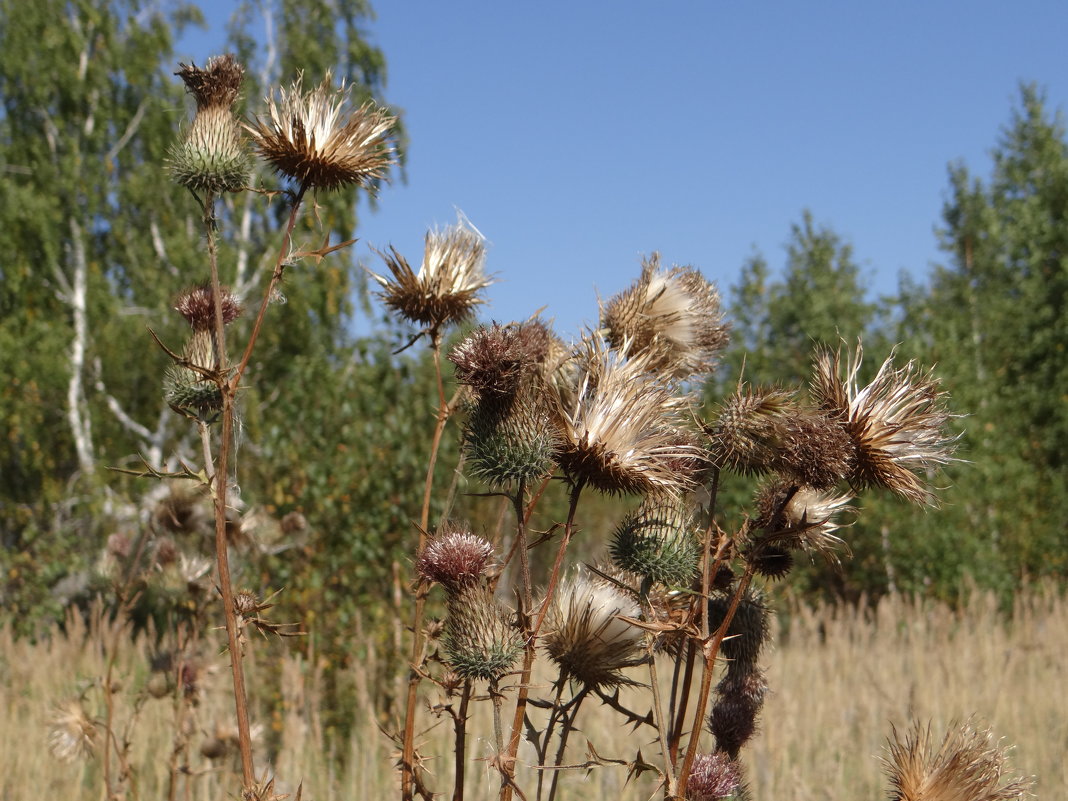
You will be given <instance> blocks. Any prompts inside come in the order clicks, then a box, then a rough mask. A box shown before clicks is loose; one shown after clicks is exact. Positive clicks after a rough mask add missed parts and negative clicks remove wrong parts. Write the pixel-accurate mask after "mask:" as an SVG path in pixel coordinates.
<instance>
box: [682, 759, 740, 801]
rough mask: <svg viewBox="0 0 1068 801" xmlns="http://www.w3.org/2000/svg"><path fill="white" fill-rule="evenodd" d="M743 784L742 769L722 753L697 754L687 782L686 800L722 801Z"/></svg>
mask: <svg viewBox="0 0 1068 801" xmlns="http://www.w3.org/2000/svg"><path fill="white" fill-rule="evenodd" d="M741 784H742V772H741V768H740V767H739V766H738V763H737V762H735V761H734V760H732V759H731V758H730V757H728V756H727V755H726V754H724V753H723V752H722V751H716V752H715V753H713V754H697V755H696V756H695V757H694V760H693V765H692V766H691V767H690V777H689V779H688V780H687V782H686V798H687V801H722V799H726V798H730V797H731V796H732V795H733V794H734V793H735V792H736V791H737V790H738V789H739V788H740V787H741Z"/></svg>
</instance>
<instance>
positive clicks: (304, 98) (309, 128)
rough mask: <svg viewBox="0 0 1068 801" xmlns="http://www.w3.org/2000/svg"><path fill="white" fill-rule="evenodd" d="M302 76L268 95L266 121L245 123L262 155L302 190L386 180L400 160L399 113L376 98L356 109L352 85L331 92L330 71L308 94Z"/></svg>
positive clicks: (358, 184)
mask: <svg viewBox="0 0 1068 801" xmlns="http://www.w3.org/2000/svg"><path fill="white" fill-rule="evenodd" d="M302 80H303V77H301V78H298V79H297V80H296V82H295V83H294V84H293V85H292V86H291V87H290V88H289V90H288V91H287V90H286V89H285V88H281V89H279V90H278V92H277V95H273V94H272V95H271V96H270V97H268V98H267V118H266V119H261V118H259V117H256V118H255V120H254V121H253V123H252V124H245V126H244V127H245V130H246V131H248V133H249V135H250V136H251V137H252V141H253V143H254V144H255V145H256V149H257V150H259V152H260V155H261V156H262V157H263V158H264V159H265V160H266V161H268V162H270V164H271V165H272V166H273V167H274V169H275V170H276V171H277V172H278V173H279V174H281V175H284V176H286V177H287V178H290V179H292V180H293V181H295V182H296V183H297V184H299V185H300V186H301V187H302V188H304V189H326V190H330V189H340V188H341V187H343V186H348V185H352V184H355V185H357V186H363V187H370V186H373V184H374V182H376V181H378V180H380V179H382V178H384V177H385V175H386V171H387V170H388V168H389V167H390V166H392V165H393V164H395V163H396V158H395V153H394V149H393V143H392V141H391V139H390V131H391V130H392V128H393V126H394V125H395V124H396V122H397V119H396V117H393V116H392V115H390V114H389V113H388V112H387V111H385V109H383V108H380V107H378V106H376V105H375V104H374V103H372V102H368V103H364V104H363V105H362V106H360V107H359V108H352V107H351V98H350V95H351V92H350V89H349V88H346V87H345V86H344V84H342V86H341V87H340V88H339V89H337V90H332V89H331V88H330V82H331V76H330V73H327V74H326V77H325V78H324V79H323V82H322V83H321V84H319V85H318V86H317V87H315V88H314V89H311V90H309V91H307V92H305V91H304V90H303V87H302V86H301V84H302Z"/></svg>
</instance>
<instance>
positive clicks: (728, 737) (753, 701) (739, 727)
mask: <svg viewBox="0 0 1068 801" xmlns="http://www.w3.org/2000/svg"><path fill="white" fill-rule="evenodd" d="M737 664H738V663H731V664H730V667H729V668H728V670H727V675H726V676H725V677H724V678H723V680H722V681H721V682H720V683H719V684H718V685H717V686H716V703H715V704H713V706H712V712H711V713H710V714H709V716H708V728H709V730H710V731H711V732H712V734H713V735H714V736H715V738H716V747H717V748H718V749H719V750H720V751H723V752H724V753H725V754H727V755H728V756H729V757H730V758H731V759H737V758H738V754H739V752H740V751H741V750H742V748H743V746H745V744H746V743H747V742H749V740H750V739H751V738H752V736H753V734H754V733H755V732H756V729H757V717H758V716H759V715H760V710H761V708H762V707H763V706H764V697H765V696H766V695H767V692H768V683H767V681H766V680H765V678H764V672H763V671H762V670H760V669H759V668H757V667H755V666H745V665H742V666H741V667H737V666H736V665H737Z"/></svg>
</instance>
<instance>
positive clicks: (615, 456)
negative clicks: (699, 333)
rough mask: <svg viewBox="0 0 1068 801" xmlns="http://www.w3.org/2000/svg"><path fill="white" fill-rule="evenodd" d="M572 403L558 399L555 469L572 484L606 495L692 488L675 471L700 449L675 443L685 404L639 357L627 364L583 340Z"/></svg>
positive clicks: (699, 453) (593, 342) (686, 474)
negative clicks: (561, 469) (565, 475)
mask: <svg viewBox="0 0 1068 801" xmlns="http://www.w3.org/2000/svg"><path fill="white" fill-rule="evenodd" d="M579 364H580V365H581V366H582V367H581V370H582V372H581V373H580V375H579V380H578V384H577V390H576V392H575V394H574V398H573V399H571V398H567V397H565V396H564V395H563V394H562V393H561V394H560V395H558V396H557V399H556V400H557V403H558V405H559V408H560V415H559V422H560V427H561V441H560V446H559V452H558V453H557V463H558V464H559V465H560V466H561V467H562V468H563V469H564V471H565V472H566V473H567V475H568V477H569V478H570V479H571V480H572V481H573V482H582V483H584V484H589V485H590V486H592V487H595V488H596V489H599V490H601V491H602V492H609V493H651V492H660V493H669V494H670V493H676V492H679V491H682V490H686V489H689V488H691V487H692V486H693V474H692V472H690V471H685V472H684V471H680V470H679V469H678V467H679V465H680V464H682V463H687V462H688V461H689V460H691V459H694V458H697V459H700V458H701V456H702V451H701V450H700V449H699V448H697V447H696V446H694V445H691V444H688V443H686V442H680V436H679V431H680V430H682V428H683V426H682V422H683V412H684V411H685V409H686V408H687V405H688V399H687V398H685V397H684V396H681V395H679V394H677V393H676V391H675V388H674V387H673V386H672V385H671V384H670V383H668V382H667V381H665V380H663V379H661V378H657V377H656V376H654V375H651V374H650V370H649V366H650V365H649V357H648V356H646V355H641V356H636V357H634V358H631V359H626V358H624V357H623V356H621V355H620V354H619V353H618V352H616V351H610V350H607V349H605V348H604V347H603V346H602V345H601V344H600V343H599V342H598V340H596V339H593V338H587V339H586V340H585V342H584V352H583V353H581V354H580V358H579Z"/></svg>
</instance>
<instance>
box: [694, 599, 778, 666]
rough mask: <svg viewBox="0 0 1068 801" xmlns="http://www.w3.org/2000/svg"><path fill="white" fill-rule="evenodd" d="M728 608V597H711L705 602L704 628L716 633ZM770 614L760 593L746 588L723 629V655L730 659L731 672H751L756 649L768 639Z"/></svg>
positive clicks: (756, 656)
mask: <svg viewBox="0 0 1068 801" xmlns="http://www.w3.org/2000/svg"><path fill="white" fill-rule="evenodd" d="M730 606H731V598H730V597H728V596H726V595H718V594H717V595H713V596H712V597H711V598H709V599H708V626H709V629H710V630H711V631H716V630H717V629H719V627H720V626H721V625H722V624H723V621H724V620H725V619H726V617H727V612H728V610H729V609H730ZM770 617H771V612H770V611H769V609H768V606H767V601H766V599H765V598H764V594H763V593H762V592H761V591H760V590H756V589H753V588H750V589H749V590H748V591H747V592H746V594H745V595H744V596H742V599H741V601H739V603H738V609H737V611H736V612H735V613H734V617H733V618H731V622H730V625H729V626H728V627H727V636H726V637H725V638H724V640H723V645H722V646H721V647H722V649H723V655H724V656H725V657H727V658H728V659H730V660H731V663H730V664H731V667H732V669H746V670H748V669H752V668H753V667H754V666H755V665H756V661H757V659H758V658H759V657H760V649H761V648H763V647H764V643H765V642H766V641H767V639H768V629H769V620H770Z"/></svg>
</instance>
